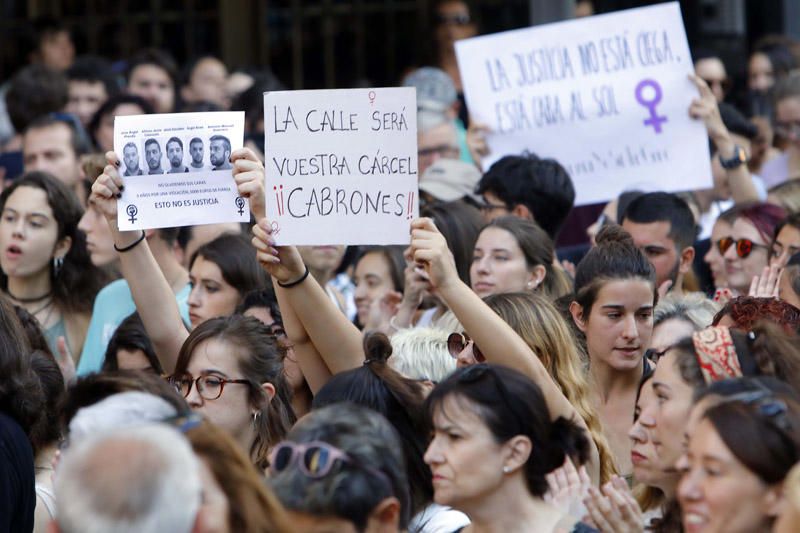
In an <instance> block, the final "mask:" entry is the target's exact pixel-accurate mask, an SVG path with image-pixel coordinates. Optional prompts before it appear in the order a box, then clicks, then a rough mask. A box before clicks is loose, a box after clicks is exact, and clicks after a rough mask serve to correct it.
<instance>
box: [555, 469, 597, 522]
mask: <svg viewBox="0 0 800 533" xmlns="http://www.w3.org/2000/svg"><path fill="white" fill-rule="evenodd" d="M545 478H546V479H547V485H548V487H549V489H548V490H547V493H546V494H545V496H544V499H545V501H547V502H549V503H550V504H552V505H555V506H556V507H558V508H559V509H561V510H562V512H564V513H565V514H568V515H570V516H574V517H576V518H580V517H582V516H583V515H584V514H585V512H586V507H585V506H584V505H583V499H584V498H585V497H586V494H587V492H588V491H589V487H591V486H592V480H591V479H589V474H588V473H587V472H586V467H585V466H581V467H580V469H579V470H578V469H576V468H575V465H574V464H573V463H572V460H571V459H570V458H569V457H567V458H566V460H565V461H564V464H563V465H562V466H560V467H559V468H557V469H555V470H553V471H552V472H550V473H549V474H547V476H545Z"/></svg>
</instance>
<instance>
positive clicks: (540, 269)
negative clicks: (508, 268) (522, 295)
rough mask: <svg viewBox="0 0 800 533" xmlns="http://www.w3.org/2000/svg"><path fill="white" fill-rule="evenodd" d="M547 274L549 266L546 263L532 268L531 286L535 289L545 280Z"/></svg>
mask: <svg viewBox="0 0 800 533" xmlns="http://www.w3.org/2000/svg"><path fill="white" fill-rule="evenodd" d="M545 276H547V268H545V266H544V265H536V266H535V267H533V268H532V269H531V272H530V281H529V282H528V283H530V288H531V289H535V288H536V287H538V286H539V285H541V284H542V282H543V281H544V278H545Z"/></svg>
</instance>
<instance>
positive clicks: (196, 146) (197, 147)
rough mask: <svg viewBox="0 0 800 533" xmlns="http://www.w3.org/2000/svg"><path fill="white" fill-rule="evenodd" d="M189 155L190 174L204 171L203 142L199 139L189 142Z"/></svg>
mask: <svg viewBox="0 0 800 533" xmlns="http://www.w3.org/2000/svg"><path fill="white" fill-rule="evenodd" d="M189 155H190V156H191V158H192V162H191V163H190V164H189V171H190V172H200V171H201V170H205V169H206V167H205V165H203V155H204V151H203V141H202V140H201V139H200V137H195V138H194V139H192V140H191V141H189Z"/></svg>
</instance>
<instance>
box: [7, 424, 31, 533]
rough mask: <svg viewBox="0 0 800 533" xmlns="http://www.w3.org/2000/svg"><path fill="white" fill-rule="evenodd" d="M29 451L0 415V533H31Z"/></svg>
mask: <svg viewBox="0 0 800 533" xmlns="http://www.w3.org/2000/svg"><path fill="white" fill-rule="evenodd" d="M35 484H36V481H35V478H34V471H33V448H31V443H30V441H29V440H28V437H27V435H25V432H24V431H23V430H22V428H21V427H20V425H19V424H17V422H16V421H15V420H14V419H13V418H11V417H10V416H8V415H6V414H4V413H0V533H27V532H30V531H33V510H34V508H35V507H36V491H35Z"/></svg>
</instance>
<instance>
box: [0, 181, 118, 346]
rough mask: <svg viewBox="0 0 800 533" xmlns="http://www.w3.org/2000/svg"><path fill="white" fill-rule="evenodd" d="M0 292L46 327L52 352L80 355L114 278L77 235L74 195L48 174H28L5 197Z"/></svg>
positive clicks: (0, 220)
mask: <svg viewBox="0 0 800 533" xmlns="http://www.w3.org/2000/svg"><path fill="white" fill-rule="evenodd" d="M0 213H1V215H2V216H1V217H0V248H2V255H0V269H1V270H2V272H0V288H2V290H3V292H4V293H5V294H7V295H8V296H9V297H10V298H11V300H12V301H13V302H14V303H15V304H16V305H19V306H20V307H23V308H24V309H25V310H26V311H28V312H29V313H31V314H32V315H33V316H35V317H36V319H37V320H38V321H39V323H40V324H41V326H42V330H43V332H44V334H45V337H46V338H47V343H48V345H49V347H50V351H51V352H52V353H54V354H60V353H62V351H63V350H60V349H59V347H58V339H59V338H60V337H63V338H64V343H65V346H66V348H67V351H68V352H69V353H71V354H73V355H74V356H75V357H77V356H78V355H79V354H80V353H81V349H82V347H83V342H84V340H85V338H86V331H87V329H88V327H89V318H90V315H91V313H92V303H93V302H94V298H95V296H96V295H97V292H98V291H99V290H100V289H101V288H102V287H103V286H104V285H105V283H106V282H107V281H109V278H108V276H107V274H106V273H105V272H104V271H102V270H100V269H99V268H97V267H95V266H94V265H93V264H92V262H91V258H90V256H89V252H88V251H87V248H86V237H85V235H84V234H83V232H82V231H80V230H79V229H78V222H79V221H80V218H81V215H82V214H83V209H82V208H81V206H80V204H79V202H78V199H77V198H76V196H75V194H74V193H73V192H72V191H71V190H70V189H68V188H67V187H66V186H65V185H64V184H63V183H61V182H60V181H59V180H57V179H56V178H55V177H54V176H52V175H50V174H48V173H46V172H29V173H27V174H25V175H23V176H21V177H20V178H19V179H17V180H15V181H14V182H13V184H12V185H10V186H9V187H7V188H6V189H5V190H3V193H2V194H1V195H0Z"/></svg>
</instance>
